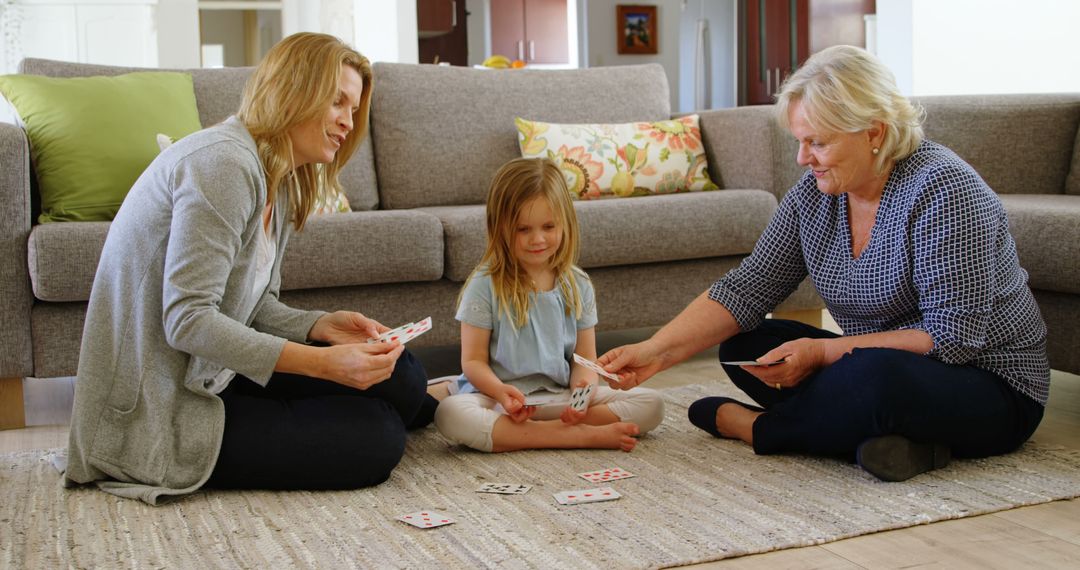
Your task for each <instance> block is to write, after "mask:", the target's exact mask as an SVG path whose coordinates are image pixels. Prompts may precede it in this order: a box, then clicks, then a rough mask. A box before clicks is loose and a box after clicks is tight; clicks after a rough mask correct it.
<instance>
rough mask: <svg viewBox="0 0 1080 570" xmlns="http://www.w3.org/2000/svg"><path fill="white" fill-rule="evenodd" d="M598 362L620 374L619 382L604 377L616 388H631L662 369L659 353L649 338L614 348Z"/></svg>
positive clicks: (608, 369)
mask: <svg viewBox="0 0 1080 570" xmlns="http://www.w3.org/2000/svg"><path fill="white" fill-rule="evenodd" d="M596 363H597V364H599V365H600V366H601V367H603V369H604V370H607V371H608V372H612V373H614V374H617V375H618V376H619V381H618V382H615V381H614V380H610V379H607V378H604V381H605V382H607V383H608V386H611V387H612V388H614V389H616V390H629V389H631V388H633V387H635V386H637V385H639V384H641V383H642V382H644V381H646V380H648V379H649V378H651V377H652V375H653V374H656V373H657V372H659V371H660V359H659V355H658V354H656V351H655V350H654V348H653V345H652V344H651V343H650V342H649V341H648V340H646V341H642V342H639V343H636V344H628V345H626V346H620V347H618V348H613V349H611V350H609V351H607V352H606V353H604V355H603V356H601V357H600V358H598V359H597V360H596ZM601 378H603V377H601Z"/></svg>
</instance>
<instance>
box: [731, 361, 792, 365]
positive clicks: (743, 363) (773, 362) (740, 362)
mask: <svg viewBox="0 0 1080 570" xmlns="http://www.w3.org/2000/svg"><path fill="white" fill-rule="evenodd" d="M783 362H784V361H783V360H773V361H772V362H758V361H756V360H728V361H727V362H724V361H721V362H720V364H727V365H730V366H772V365H774V364H782V363H783Z"/></svg>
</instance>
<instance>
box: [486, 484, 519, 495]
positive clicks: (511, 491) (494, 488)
mask: <svg viewBox="0 0 1080 570" xmlns="http://www.w3.org/2000/svg"><path fill="white" fill-rule="evenodd" d="M529 489H532V485H519V484H517V483H484V484H483V485H482V486H481V487H480V488H479V489H477V490H476V492H477V493H496V494H499V495H524V494H525V493H528V492H529Z"/></svg>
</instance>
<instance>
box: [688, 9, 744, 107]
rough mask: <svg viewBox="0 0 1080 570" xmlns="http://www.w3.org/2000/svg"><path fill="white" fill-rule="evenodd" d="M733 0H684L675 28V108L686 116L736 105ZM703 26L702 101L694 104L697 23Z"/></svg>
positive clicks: (736, 53)
mask: <svg viewBox="0 0 1080 570" xmlns="http://www.w3.org/2000/svg"><path fill="white" fill-rule="evenodd" d="M735 4H736V2H735V0H684V1H683V9H682V15H681V18H680V26H679V73H678V78H679V79H678V87H679V91H678V94H679V105H678V107H672V109H673V110H674V111H676V112H679V113H690V112H693V111H701V110H705V109H719V108H723V107H734V106H735V105H736V103H737V102H738V85H739V81H738V79H739V78H738V53H739V49H738V48H739V46H738V43H737V41H736V28H737V27H738V19H737V17H736V6H735ZM701 20H704V21H705V25H706V33H705V39H706V41H705V46H704V47H705V52H704V65H705V69H704V71H703V79H704V80H705V81H704V82H705V91H704V96H705V97H704V102H703V103H702V104H700V105H699V104H698V102H697V101H696V93H695V92H694V91H695V83H696V80H695V76H696V75H697V73H696V72H697V69H696V66H697V65H698V62H697V61H696V53H697V43H698V28H699V21H701Z"/></svg>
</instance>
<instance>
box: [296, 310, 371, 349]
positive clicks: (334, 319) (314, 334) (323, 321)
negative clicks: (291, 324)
mask: <svg viewBox="0 0 1080 570" xmlns="http://www.w3.org/2000/svg"><path fill="white" fill-rule="evenodd" d="M388 330H390V328H389V327H386V326H384V325H383V324H382V323H380V322H379V321H376V320H375V319H369V318H367V317H365V316H364V315H362V314H360V313H357V312H355V311H335V312H333V313H328V314H326V315H323V316H322V318H320V319H319V320H317V321H315V324H314V325H313V326H312V327H311V332H309V333H308V338H309V339H311V340H314V341H319V342H325V343H326V344H351V343H358V342H367V340H368V339H370V338H375V337H377V336H379V335H380V334H382V333H384V332H386V331H388Z"/></svg>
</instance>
